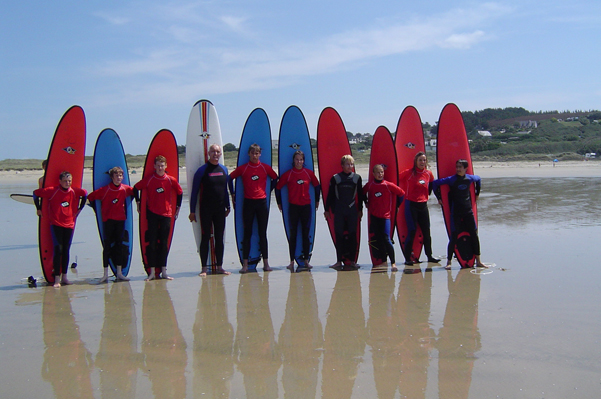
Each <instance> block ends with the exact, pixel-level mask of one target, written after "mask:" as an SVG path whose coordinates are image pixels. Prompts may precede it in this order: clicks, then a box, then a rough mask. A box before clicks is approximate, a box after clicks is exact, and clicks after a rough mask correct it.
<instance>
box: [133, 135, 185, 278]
mask: <svg viewBox="0 0 601 399" xmlns="http://www.w3.org/2000/svg"><path fill="white" fill-rule="evenodd" d="M159 155H162V156H164V157H165V158H167V174H168V175H169V176H171V177H173V178H175V180H178V181H179V158H178V155H177V142H176V141H175V136H174V135H173V133H171V131H170V130H167V129H163V130H160V131H159V132H158V133H157V134H156V135H155V136H154V138H153V139H152V142H151V143H150V147H148V153H147V154H146V161H145V162H144V174H143V175H142V179H144V178H145V177H146V176H150V175H152V174H153V173H154V159H155V158H156V157H157V156H159ZM147 194H148V193H147V192H146V190H142V191H141V194H140V250H141V252H142V262H143V263H144V268H145V269H146V273H147V274H150V265H149V264H148V258H147V256H146V252H147V249H148V240H147V237H146V235H147V231H148V220H147V219H146V201H147V200H148V195H147ZM176 202H177V194H176V193H175V190H172V198H171V204H172V205H173V206H175V203H176ZM174 228H175V209H173V216H172V217H171V231H170V233H169V242H168V243H167V251H169V247H171V239H172V238H173V229H174ZM160 274H161V269H160V268H158V267H157V269H156V270H155V276H157V277H158V276H159V275H160Z"/></svg>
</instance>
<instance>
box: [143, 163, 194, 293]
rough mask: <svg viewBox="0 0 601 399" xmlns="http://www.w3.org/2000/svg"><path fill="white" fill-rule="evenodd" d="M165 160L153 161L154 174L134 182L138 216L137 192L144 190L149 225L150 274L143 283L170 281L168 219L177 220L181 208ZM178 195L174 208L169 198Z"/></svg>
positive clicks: (178, 189) (180, 192) (178, 191)
mask: <svg viewBox="0 0 601 399" xmlns="http://www.w3.org/2000/svg"><path fill="white" fill-rule="evenodd" d="M166 168H167V158H165V157H164V156H162V155H158V156H157V157H156V158H155V159H154V171H155V172H154V173H153V174H152V175H150V176H147V177H145V178H143V179H142V180H140V181H139V182H137V183H136V184H135V185H134V196H135V197H136V203H137V205H138V213H140V196H139V191H140V190H146V195H147V198H148V200H147V202H146V206H147V211H146V218H147V222H148V230H147V232H146V234H147V241H148V250H147V258H148V267H149V268H150V274H149V275H148V278H147V279H146V281H150V280H154V279H156V278H161V277H162V278H164V279H167V280H173V277H169V276H168V275H167V255H169V244H168V242H169V234H170V232H171V218H172V217H174V218H175V219H177V216H178V214H179V208H180V206H181V204H182V197H183V190H182V187H181V186H180V185H179V183H178V182H177V179H175V178H174V177H172V176H169V175H168V174H167V172H166ZM173 192H175V194H176V195H177V197H176V198H177V199H176V203H175V204H173V200H172V194H173ZM157 267H160V268H161V275H160V276H157V275H156V274H155V268H157Z"/></svg>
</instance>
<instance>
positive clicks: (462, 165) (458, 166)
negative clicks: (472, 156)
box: [455, 159, 469, 176]
mask: <svg viewBox="0 0 601 399" xmlns="http://www.w3.org/2000/svg"><path fill="white" fill-rule="evenodd" d="M468 166H469V163H468V162H467V160H465V159H458V160H457V162H456V163H455V171H456V172H457V174H458V175H459V176H465V174H466V173H467V168H468Z"/></svg>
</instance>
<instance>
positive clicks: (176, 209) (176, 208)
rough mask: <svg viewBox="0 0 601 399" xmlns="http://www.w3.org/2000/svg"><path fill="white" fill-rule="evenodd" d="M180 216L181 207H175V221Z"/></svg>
mask: <svg viewBox="0 0 601 399" xmlns="http://www.w3.org/2000/svg"><path fill="white" fill-rule="evenodd" d="M178 216H179V206H176V207H175V214H174V215H173V217H174V218H175V220H177V217H178Z"/></svg>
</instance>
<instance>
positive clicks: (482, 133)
mask: <svg viewBox="0 0 601 399" xmlns="http://www.w3.org/2000/svg"><path fill="white" fill-rule="evenodd" d="M478 134H479V135H480V136H482V137H492V134H490V132H489V131H488V130H478Z"/></svg>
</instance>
